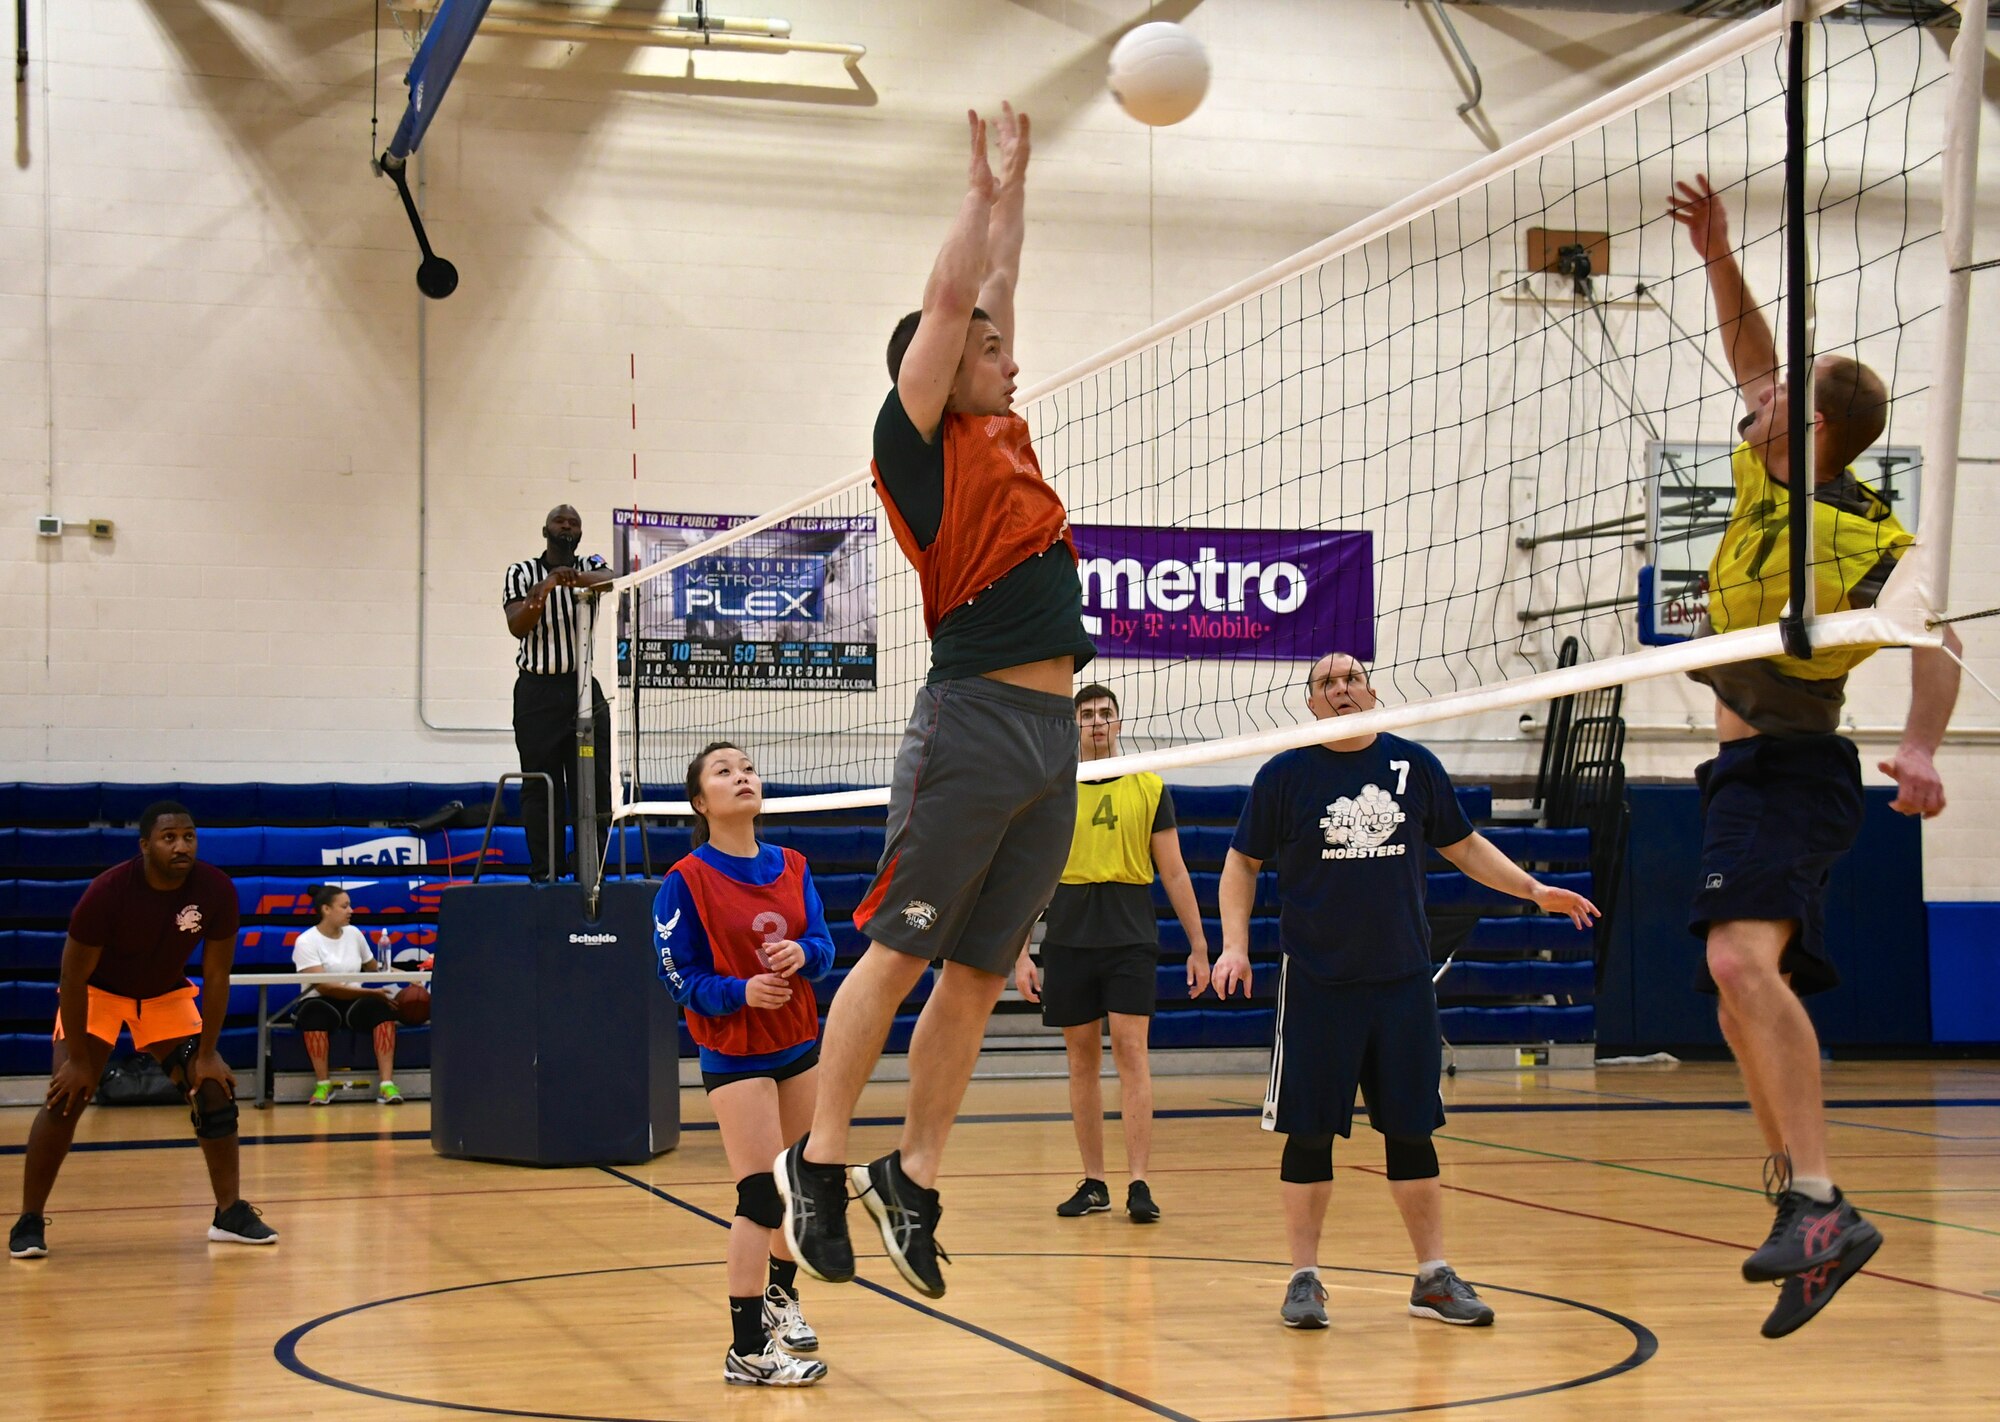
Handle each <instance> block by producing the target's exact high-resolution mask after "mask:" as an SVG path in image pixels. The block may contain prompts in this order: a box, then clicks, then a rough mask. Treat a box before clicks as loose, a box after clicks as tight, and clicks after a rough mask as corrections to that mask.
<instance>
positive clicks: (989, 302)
mask: <svg viewBox="0 0 2000 1422" xmlns="http://www.w3.org/2000/svg"><path fill="white" fill-rule="evenodd" d="M1028 150H1029V142H1028V116H1027V115H1026V114H1017V113H1015V112H1014V106H1013V105H1012V104H1008V103H1004V102H1003V103H1002V104H1001V105H1000V177H999V181H998V182H997V183H996V184H995V186H994V189H993V209H992V215H991V216H990V217H989V218H988V219H987V223H986V277H985V279H984V280H983V281H982V282H981V283H980V285H979V309H980V310H981V311H984V312H985V313H986V314H987V315H988V316H990V317H992V318H993V324H994V325H995V326H997V327H998V328H999V330H1000V344H1001V346H1002V348H1003V349H1005V350H1006V352H1007V354H1009V355H1012V354H1013V353H1014V288H1015V286H1016V285H1017V284H1019V282H1020V279H1021V239H1022V238H1023V237H1025V236H1026V235H1027V222H1028V219H1027V202H1026V199H1027V183H1028Z"/></svg>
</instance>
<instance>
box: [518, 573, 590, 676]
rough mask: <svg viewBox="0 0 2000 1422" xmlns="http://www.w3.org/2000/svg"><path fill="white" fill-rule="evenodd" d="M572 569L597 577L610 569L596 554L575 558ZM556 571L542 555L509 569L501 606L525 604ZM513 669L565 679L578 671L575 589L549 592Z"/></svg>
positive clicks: (523, 640) (522, 643)
mask: <svg viewBox="0 0 2000 1422" xmlns="http://www.w3.org/2000/svg"><path fill="white" fill-rule="evenodd" d="M570 566H571V567H572V568H579V569H581V570H583V571H584V572H587V573H597V572H603V571H605V570H607V569H608V568H610V566H611V565H610V564H609V563H607V562H605V561H604V560H603V559H602V558H600V557H598V556H597V554H595V553H593V554H591V555H590V556H589V557H588V558H572V559H571V560H570ZM554 568H555V565H554V564H551V563H550V562H549V561H548V560H547V559H546V558H543V557H542V556H541V555H539V554H537V555H536V556H535V557H533V558H523V559H522V560H521V561H520V562H518V563H515V564H513V565H511V566H510V567H509V568H508V569H507V589H506V592H505V593H504V594H503V595H502V596H501V599H500V605H501V606H502V607H506V606H509V605H511V604H513V603H517V602H526V601H527V600H528V597H529V595H530V594H532V593H533V592H534V590H535V585H536V584H538V583H539V582H541V581H542V579H544V578H546V577H547V576H548V575H549V574H550V573H551V572H552V571H554ZM514 665H515V666H517V667H519V668H520V669H521V670H522V671H524V672H535V673H538V674H540V675H544V676H562V675H568V674H572V673H574V672H575V671H576V589H575V588H563V587H554V588H550V589H549V600H548V602H547V603H545V604H544V605H543V607H542V615H541V617H540V619H539V620H537V621H536V623H535V625H534V626H533V627H530V628H529V629H528V635H527V636H525V637H523V638H522V639H521V649H520V650H519V651H518V652H516V653H514Z"/></svg>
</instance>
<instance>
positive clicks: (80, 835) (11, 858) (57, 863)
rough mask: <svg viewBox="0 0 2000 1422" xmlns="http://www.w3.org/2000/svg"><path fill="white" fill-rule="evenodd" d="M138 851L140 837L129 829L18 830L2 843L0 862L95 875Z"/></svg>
mask: <svg viewBox="0 0 2000 1422" xmlns="http://www.w3.org/2000/svg"><path fill="white" fill-rule="evenodd" d="M138 852H139V843H138V840H137V839H136V838H134V837H133V834H132V832H131V831H130V830H129V829H18V830H13V831H10V832H9V842H8V843H6V844H5V845H0V863H8V864H13V865H17V866H19V867H20V868H22V869H76V870H89V871H90V872H91V873H92V874H95V873H96V872H97V871H98V870H100V869H108V868H110V867H111V866H112V865H113V864H116V863H118V862H119V861H120V860H121V859H130V858H131V857H132V856H133V855H134V854H136V853H138Z"/></svg>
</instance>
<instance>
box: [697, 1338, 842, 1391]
mask: <svg viewBox="0 0 2000 1422" xmlns="http://www.w3.org/2000/svg"><path fill="white" fill-rule="evenodd" d="M825 1376H826V1364H825V1363H822V1362H820V1361H819V1360H818V1359H817V1358H794V1357H793V1356H792V1355H791V1354H790V1353H787V1352H786V1351H785V1350H784V1349H783V1348H780V1347H779V1346H778V1345H777V1344H776V1343H766V1344H765V1345H764V1351H763V1352H761V1353H752V1354H751V1355H750V1356H749V1357H747V1358H746V1357H744V1356H743V1355H742V1354H741V1353H739V1352H737V1351H736V1350H735V1349H734V1348H731V1349H730V1350H729V1351H728V1352H727V1353H724V1354H723V1355H722V1380H723V1381H724V1382H726V1383H729V1384H731V1385H732V1386H734V1387H811V1386H812V1385H813V1384H814V1383H816V1382H818V1381H819V1380H820V1379H821V1378H823V1377H825Z"/></svg>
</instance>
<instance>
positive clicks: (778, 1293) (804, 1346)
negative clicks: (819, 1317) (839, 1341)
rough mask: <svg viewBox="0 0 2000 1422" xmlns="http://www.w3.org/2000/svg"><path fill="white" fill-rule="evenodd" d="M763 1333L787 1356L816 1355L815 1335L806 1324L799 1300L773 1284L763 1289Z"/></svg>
mask: <svg viewBox="0 0 2000 1422" xmlns="http://www.w3.org/2000/svg"><path fill="white" fill-rule="evenodd" d="M764 1332H765V1333H766V1334H767V1335H768V1336H769V1337H770V1339H771V1341H772V1342H773V1343H775V1344H777V1345H778V1346H779V1347H780V1348H783V1349H784V1350H785V1351H786V1352H787V1353H817V1352H818V1351H819V1335H818V1334H817V1333H815V1332H813V1330H812V1325H811V1324H810V1323H807V1322H806V1316H805V1314H804V1313H802V1312H801V1311H800V1309H799V1301H798V1300H797V1299H795V1298H793V1297H792V1296H791V1295H790V1294H788V1293H786V1292H785V1291H784V1290H783V1289H782V1288H780V1287H779V1286H778V1285H776V1284H771V1285H769V1286H768V1287H766V1288H765V1290H764Z"/></svg>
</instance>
